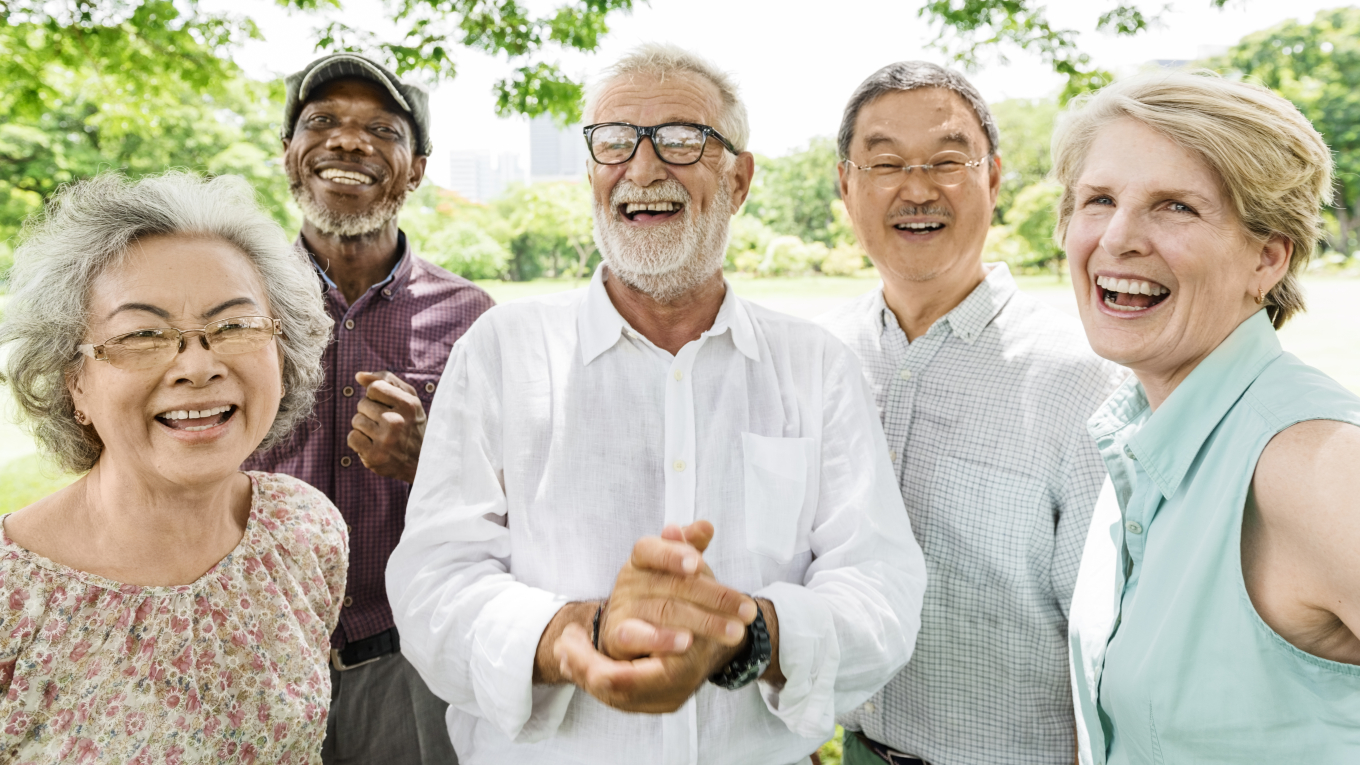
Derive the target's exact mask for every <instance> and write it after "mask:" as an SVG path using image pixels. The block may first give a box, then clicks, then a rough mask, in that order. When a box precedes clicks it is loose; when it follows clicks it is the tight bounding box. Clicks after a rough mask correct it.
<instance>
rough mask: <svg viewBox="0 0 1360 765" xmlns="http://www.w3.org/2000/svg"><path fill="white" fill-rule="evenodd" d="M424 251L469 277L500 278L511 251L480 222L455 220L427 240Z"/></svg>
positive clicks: (439, 264) (437, 263) (434, 259)
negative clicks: (480, 226) (479, 225)
mask: <svg viewBox="0 0 1360 765" xmlns="http://www.w3.org/2000/svg"><path fill="white" fill-rule="evenodd" d="M420 254H421V255H422V256H423V257H425V258H426V259H427V260H429V261H430V262H431V263H434V264H435V265H437V266H439V267H440V268H444V269H446V270H448V271H450V272H452V273H455V274H458V275H459V276H462V277H465V278H467V279H500V278H502V277H503V276H504V275H505V270H506V267H507V266H508V265H509V263H510V252H509V251H508V250H506V249H505V248H504V247H502V246H501V244H500V242H497V241H496V240H495V239H492V238H491V235H490V234H487V233H486V232H485V231H482V230H481V229H480V228H478V227H477V225H476V224H474V223H471V222H468V221H461V220H454V221H450V222H448V223H446V224H445V225H444V226H443V227H442V228H440V229H439V230H438V231H435V232H434V233H433V234H431V235H430V236H429V238H428V239H426V241H425V247H424V248H423V249H422V250H421V251H420Z"/></svg>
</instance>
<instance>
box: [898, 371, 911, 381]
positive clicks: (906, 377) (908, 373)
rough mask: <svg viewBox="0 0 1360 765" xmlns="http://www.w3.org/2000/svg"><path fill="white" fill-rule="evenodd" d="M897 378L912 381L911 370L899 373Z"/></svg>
mask: <svg viewBox="0 0 1360 765" xmlns="http://www.w3.org/2000/svg"><path fill="white" fill-rule="evenodd" d="M897 376H898V377H900V378H902V379H903V380H910V379H911V370H910V369H903V370H902V371H901V372H898V373H897Z"/></svg>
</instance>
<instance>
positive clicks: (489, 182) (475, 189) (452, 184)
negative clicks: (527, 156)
mask: <svg viewBox="0 0 1360 765" xmlns="http://www.w3.org/2000/svg"><path fill="white" fill-rule="evenodd" d="M524 181H525V178H524V168H523V167H521V166H520V158H519V155H518V154H509V153H507V154H501V155H499V156H497V157H495V162H494V163H493V162H492V156H491V153H490V152H486V151H455V152H452V153H451V156H450V159H449V188H451V189H452V190H454V191H456V192H458V193H459V194H462V195H463V197H464V198H466V199H469V200H471V201H473V202H489V201H491V200H492V199H495V198H496V197H498V196H500V194H501V192H503V191H505V187H506V186H509V185H510V184H512V183H524Z"/></svg>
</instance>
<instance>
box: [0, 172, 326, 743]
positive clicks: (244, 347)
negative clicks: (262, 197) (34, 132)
mask: <svg viewBox="0 0 1360 765" xmlns="http://www.w3.org/2000/svg"><path fill="white" fill-rule="evenodd" d="M10 285H11V291H12V293H11V294H12V296H11V300H10V302H9V304H8V306H6V316H5V323H4V325H3V328H0V345H2V346H3V347H4V349H5V350H6V352H7V354H8V358H7V360H6V366H5V369H4V372H3V375H0V379H3V381H4V382H5V383H7V384H8V385H9V386H10V387H11V388H12V390H13V392H14V395H15V398H16V399H17V400H18V402H19V405H20V409H21V411H22V413H23V414H24V415H25V416H26V418H27V421H28V424H29V426H30V428H31V429H32V431H33V433H34V435H35V436H36V437H37V439H38V442H39V444H40V445H41V446H43V447H44V448H45V449H46V450H47V451H48V452H49V453H50V454H51V455H52V456H53V457H54V458H55V459H56V460H57V461H58V462H59V463H60V464H61V465H62V466H63V467H65V468H66V469H67V470H70V471H74V472H80V473H83V475H82V476H81V478H79V479H78V480H76V481H75V483H73V484H71V485H70V486H69V487H67V488H66V489H63V490H62V491H59V492H57V493H56V494H53V495H52V496H50V497H47V498H45V499H43V500H41V501H39V502H37V503H35V504H33V505H31V506H29V507H27V508H24V509H23V510H20V511H18V512H16V513H14V514H12V515H10V516H8V517H6V518H4V522H3V526H0V760H3V761H5V762H22V763H50V762H80V763H110V764H112V763H152V762H155V763H179V762H186V763H189V762H241V763H249V762H258V763H317V762H320V759H321V741H322V736H323V735H324V733H325V729H326V723H325V718H326V709H327V707H328V705H329V703H330V678H329V675H328V673H327V658H328V649H329V636H330V632H331V630H332V629H333V628H334V627H335V623H336V621H337V619H338V618H339V610H340V600H341V598H342V597H343V594H344V588H345V565H346V556H347V541H346V536H345V527H344V523H343V521H341V519H340V515H339V513H338V511H337V510H336V509H335V507H334V506H333V505H331V504H330V502H328V501H327V500H326V498H325V496H324V495H322V494H321V493H320V492H319V491H317V490H316V489H313V488H312V487H310V486H308V485H306V484H304V483H302V482H300V481H297V480H296V479H293V478H289V477H287V476H282V475H272V474H268V473H242V472H241V471H240V466H241V463H242V462H243V461H244V460H245V458H246V457H247V456H249V455H250V454H251V453H252V452H254V451H255V450H256V449H257V448H260V447H261V446H262V445H264V446H267V445H269V444H271V443H273V442H276V441H278V440H279V439H281V438H283V437H284V436H285V435H287V433H288V431H289V430H290V429H291V428H292V427H293V426H294V425H295V424H297V423H298V422H300V421H302V420H303V419H304V418H305V417H306V416H307V414H308V412H310V411H311V407H312V399H313V392H314V391H315V389H316V386H317V384H318V383H319V382H320V380H321V369H320V360H321V353H322V349H323V348H324V347H325V344H326V342H327V338H328V337H329V330H330V324H331V322H330V319H329V318H328V317H327V315H326V312H325V309H324V307H323V306H322V304H321V296H320V294H319V293H318V291H317V289H316V286H315V278H314V277H313V276H312V273H311V270H310V267H309V266H308V265H307V263H306V261H305V260H304V258H303V256H302V255H301V254H300V253H298V252H297V251H296V250H294V249H293V247H292V245H290V244H289V243H288V241H287V239H286V238H285V237H284V234H283V232H282V230H280V228H279V227H278V225H277V224H275V223H273V222H272V221H271V220H270V219H269V217H268V216H267V215H265V214H264V213H263V212H262V211H261V210H260V209H259V207H258V206H257V205H256V204H255V201H254V195H253V193H252V192H251V190H250V187H249V186H248V185H247V184H246V182H245V181H244V180H243V179H241V178H232V177H222V178H217V179H214V180H211V181H202V180H199V179H197V178H195V177H193V176H189V175H179V174H174V175H167V176H163V177H156V178H147V179H143V180H141V181H137V182H135V183H131V182H128V181H126V180H124V179H122V178H120V177H117V176H105V177H101V178H96V179H94V180H91V181H87V182H84V183H81V184H79V185H76V186H74V187H72V188H69V189H67V190H66V191H65V192H63V193H62V194H61V195H60V196H59V197H58V198H57V200H56V201H55V202H53V204H52V206H51V207H50V209H49V214H48V216H47V218H46V220H44V221H42V222H40V223H39V224H37V225H35V226H34V227H33V228H31V229H30V231H29V235H28V237H27V238H26V240H25V241H24V242H23V243H22V244H21V245H20V246H19V248H18V250H17V251H16V252H15V265H14V270H13V271H12V273H11V277H10Z"/></svg>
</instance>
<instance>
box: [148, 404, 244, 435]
mask: <svg viewBox="0 0 1360 765" xmlns="http://www.w3.org/2000/svg"><path fill="white" fill-rule="evenodd" d="M234 414H236V407H235V406H232V405H227V406H214V407H212V408H210V409H172V410H170V411H168V412H161V413H160V414H158V415H156V420H157V421H158V422H160V423H161V424H162V425H164V426H166V427H167V428H170V429H172V430H182V431H185V432H188V433H198V432H200V431H204V430H208V429H209V428H215V427H217V426H219V425H222V424H224V423H226V421H227V420H230V419H231V418H232V415H234Z"/></svg>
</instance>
